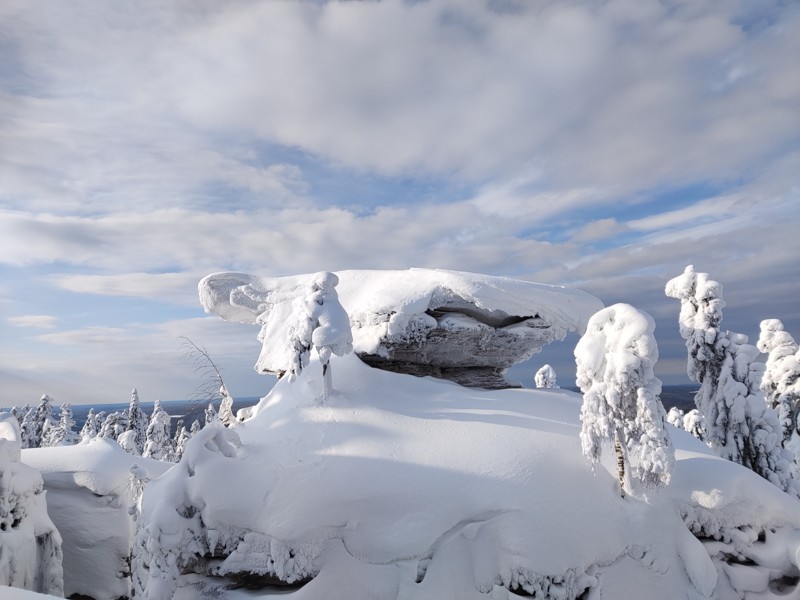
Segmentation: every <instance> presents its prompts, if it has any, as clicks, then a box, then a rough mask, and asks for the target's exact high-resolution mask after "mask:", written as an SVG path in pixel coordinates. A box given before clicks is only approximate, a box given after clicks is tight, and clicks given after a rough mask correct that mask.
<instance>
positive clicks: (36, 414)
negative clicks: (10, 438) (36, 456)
mask: <svg viewBox="0 0 800 600" xmlns="http://www.w3.org/2000/svg"><path fill="white" fill-rule="evenodd" d="M26 417H27V415H26ZM30 417H31V418H30V421H29V422H28V424H26V426H25V433H24V435H25V438H27V439H26V440H25V441H26V442H27V444H26V445H25V444H23V447H24V448H40V447H41V446H42V443H43V441H45V437H46V436H47V435H49V434H48V431H49V429H50V428H51V427H52V426H53V424H54V420H53V399H52V398H51V397H50V396H48V395H47V394H44V395H43V396H42V398H41V400H40V401H39V404H38V405H37V406H36V408H35V409H33V413H32V414H31V416H30Z"/></svg>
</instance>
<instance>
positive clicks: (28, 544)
mask: <svg viewBox="0 0 800 600" xmlns="http://www.w3.org/2000/svg"><path fill="white" fill-rule="evenodd" d="M21 446H22V436H21V435H20V430H19V423H18V422H17V419H16V417H15V416H14V415H12V414H11V413H6V412H0V586H12V587H15V588H24V589H28V590H33V591H37V592H45V593H50V594H57V595H59V596H60V595H61V594H62V593H63V585H64V580H63V574H62V567H61V536H60V535H59V534H58V531H57V530H56V527H55V525H54V524H53V522H52V521H51V520H50V517H49V516H48V515H47V505H46V502H45V494H44V493H43V486H42V476H41V475H40V474H39V473H38V472H36V470H35V469H33V468H31V467H29V466H28V465H25V464H23V463H21V462H20V456H21ZM0 597H5V596H0Z"/></svg>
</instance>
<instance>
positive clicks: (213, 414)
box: [203, 402, 218, 425]
mask: <svg viewBox="0 0 800 600" xmlns="http://www.w3.org/2000/svg"><path fill="white" fill-rule="evenodd" d="M203 416H204V417H205V424H206V425H211V424H212V423H215V422H216V421H217V420H218V418H217V409H216V408H214V405H213V404H212V403H211V402H209V403H208V406H206V409H205V411H203Z"/></svg>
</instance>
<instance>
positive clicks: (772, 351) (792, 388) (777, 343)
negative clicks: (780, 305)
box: [757, 319, 800, 446]
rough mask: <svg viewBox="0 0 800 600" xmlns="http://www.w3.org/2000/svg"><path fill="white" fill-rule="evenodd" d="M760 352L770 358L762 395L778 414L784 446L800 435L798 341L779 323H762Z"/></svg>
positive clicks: (773, 320)
mask: <svg viewBox="0 0 800 600" xmlns="http://www.w3.org/2000/svg"><path fill="white" fill-rule="evenodd" d="M757 346H758V349H759V350H760V351H761V352H764V353H765V354H767V355H768V356H767V362H766V365H765V367H766V368H765V371H764V377H763V379H762V380H761V391H762V392H764V396H765V397H766V400H767V403H768V404H769V405H770V406H771V407H772V408H775V409H776V410H777V411H778V419H779V420H780V422H781V427H782V437H783V442H782V443H783V445H784V446H786V445H787V443H788V442H789V440H790V439H791V438H792V436H793V435H794V436H797V435H800V431H798V428H797V414H798V410H799V409H800V351H798V346H797V342H796V341H795V339H794V337H792V335H791V334H790V333H789V332H788V331H785V330H784V328H783V323H782V322H781V321H780V320H778V319H766V320H764V321H761V334H760V336H759V338H758V342H757Z"/></svg>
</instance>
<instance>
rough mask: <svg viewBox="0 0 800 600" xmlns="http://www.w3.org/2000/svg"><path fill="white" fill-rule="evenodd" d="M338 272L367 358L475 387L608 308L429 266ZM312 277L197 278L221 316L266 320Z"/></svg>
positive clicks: (496, 380)
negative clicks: (269, 314)
mask: <svg viewBox="0 0 800 600" xmlns="http://www.w3.org/2000/svg"><path fill="white" fill-rule="evenodd" d="M336 274H337V275H338V277H339V285H338V287H337V291H338V294H339V299H340V301H341V303H342V306H343V307H344V308H345V310H346V311H347V313H348V315H349V316H350V326H351V328H352V331H353V347H354V350H355V353H356V354H357V355H358V356H359V357H360V358H361V359H362V360H363V361H364V362H366V363H367V364H369V365H370V366H373V367H377V368H380V369H385V370H387V371H394V372H397V373H406V374H411V375H418V376H433V377H439V378H443V379H450V380H453V381H456V382H457V383H460V384H462V385H466V386H469V387H482V388H501V387H508V385H509V384H508V382H507V381H506V379H505V377H504V373H505V370H506V369H507V368H508V367H510V366H512V365H514V364H517V363H519V362H522V361H524V360H527V359H528V358H530V357H531V356H532V355H534V354H535V353H537V352H538V351H539V350H540V349H541V348H542V347H543V346H544V345H545V344H548V343H550V342H552V341H554V340H561V339H564V337H565V336H566V334H567V333H568V332H569V331H578V332H582V331H583V330H584V328H585V326H586V322H587V321H588V319H589V317H590V316H591V315H592V314H594V313H595V312H596V311H597V310H599V309H601V308H602V304H601V303H600V301H599V300H598V299H597V298H595V297H594V296H591V295H589V294H586V293H584V292H580V291H578V290H572V289H569V288H565V287H561V286H553V285H545V284H541V283H532V282H529V281H520V280H516V279H510V278H507V277H494V276H490V275H478V274H475V273H464V272H457V271H441V270H431V269H408V270H402V271H401V270H398V271H391V270H387V271H355V270H353V271H339V272H337V273H336ZM310 277H312V276H311V275H297V276H291V277H259V276H256V275H246V274H243V273H214V274H212V275H208V276H207V277H205V278H204V279H203V280H202V281H201V282H200V284H199V291H200V301H201V303H202V305H203V307H204V308H205V310H206V312H208V313H212V314H215V315H218V316H220V317H222V318H223V319H225V320H228V321H235V322H240V323H251V324H262V323H263V319H262V320H261V321H259V317H260V316H261V315H262V314H264V313H266V312H267V311H282V310H286V306H287V305H288V304H289V303H291V300H292V299H293V298H294V297H296V296H297V295H298V294H299V293H300V291H301V290H302V288H303V287H304V286H307V285H308V281H309V279H310Z"/></svg>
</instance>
